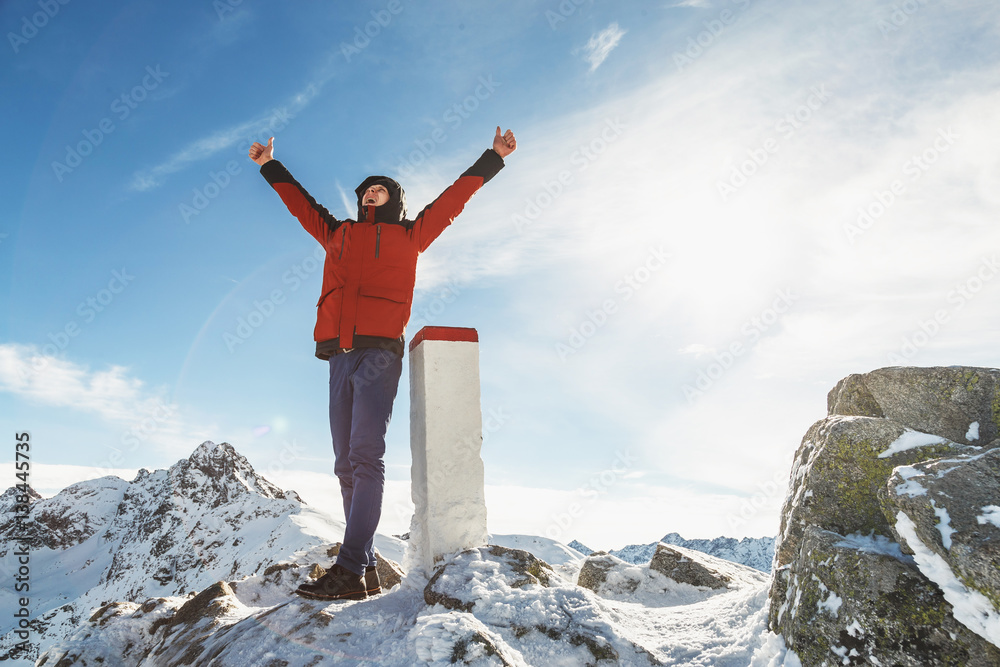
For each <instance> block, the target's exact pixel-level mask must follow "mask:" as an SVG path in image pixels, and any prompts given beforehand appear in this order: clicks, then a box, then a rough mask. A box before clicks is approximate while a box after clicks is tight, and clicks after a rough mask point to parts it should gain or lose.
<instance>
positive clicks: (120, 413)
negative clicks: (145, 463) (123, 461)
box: [0, 343, 210, 469]
mask: <svg viewBox="0 0 1000 667" xmlns="http://www.w3.org/2000/svg"><path fill="white" fill-rule="evenodd" d="M0 391H5V392H8V393H11V394H14V395H16V396H17V397H18V398H19V399H21V400H23V401H26V402H29V403H34V404H38V405H43V406H51V407H54V408H61V409H69V410H77V411H80V412H85V413H89V414H91V415H95V416H97V417H98V418H99V419H101V420H102V421H104V422H105V423H106V424H108V425H109V426H110V427H111V428H113V429H114V430H115V431H117V432H118V433H119V434H120V437H119V439H118V442H115V443H114V444H113V445H111V446H110V450H111V451H109V452H108V453H107V459H108V460H106V461H104V462H102V463H100V465H97V466H96V468H99V469H110V468H113V467H115V466H116V465H119V464H120V456H116V455H115V452H118V453H119V454H121V452H123V451H133V450H136V449H138V448H139V447H140V446H141V447H142V448H143V449H146V448H148V446H149V445H151V444H154V445H157V446H159V447H160V448H163V449H166V450H167V451H171V452H188V451H189V450H190V449H191V443H192V442H203V441H204V440H208V439H209V437H207V436H208V434H209V432H210V431H209V430H208V429H204V428H201V427H198V426H195V425H192V424H189V423H187V422H186V421H185V419H184V418H183V415H182V414H181V413H180V408H179V406H177V405H174V404H173V403H171V402H170V401H169V399H168V397H167V394H166V391H164V390H151V389H149V388H148V387H146V385H145V383H144V382H143V381H142V380H140V379H138V378H136V377H133V376H132V375H131V374H130V371H129V369H128V368H125V367H123V366H111V367H110V368H108V369H106V370H100V371H92V370H91V369H90V368H88V367H87V366H84V365H81V364H77V363H74V362H72V361H68V360H66V359H60V358H58V357H53V356H46V355H43V354H42V353H41V352H40V351H39V350H38V348H37V347H36V346H34V345H19V344H15V343H3V344H0Z"/></svg>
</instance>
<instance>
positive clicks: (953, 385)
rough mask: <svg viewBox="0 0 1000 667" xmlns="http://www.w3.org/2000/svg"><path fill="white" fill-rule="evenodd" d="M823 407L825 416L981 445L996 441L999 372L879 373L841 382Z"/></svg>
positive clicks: (999, 433)
mask: <svg viewBox="0 0 1000 667" xmlns="http://www.w3.org/2000/svg"><path fill="white" fill-rule="evenodd" d="M827 407H828V412H829V414H830V415H854V416H866V417H878V418H885V419H889V420H891V421H894V422H896V423H897V424H901V425H903V426H907V427H909V428H911V429H913V430H915V431H922V432H924V433H934V434H936V435H940V436H942V437H944V438H947V439H949V440H952V441H954V442H958V443H962V444H967V445H981V444H983V443H987V442H991V441H992V440H994V439H996V438H997V437H1000V370H997V369H995V368H971V367H967V366H948V367H934V368H910V367H892V368H880V369H879V370H876V371H872V372H871V373H865V374H864V375H850V376H848V377H846V378H844V379H843V380H841V381H840V382H839V383H837V386H836V387H834V388H833V390H832V391H830V394H829V395H828V396H827ZM973 424H975V426H973Z"/></svg>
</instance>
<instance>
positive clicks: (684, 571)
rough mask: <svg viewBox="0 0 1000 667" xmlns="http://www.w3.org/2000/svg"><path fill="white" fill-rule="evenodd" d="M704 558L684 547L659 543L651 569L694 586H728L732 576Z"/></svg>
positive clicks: (651, 561) (651, 562)
mask: <svg viewBox="0 0 1000 667" xmlns="http://www.w3.org/2000/svg"><path fill="white" fill-rule="evenodd" d="M704 560H705V559H704V558H699V557H698V556H695V555H694V552H692V551H689V550H687V549H683V548H682V547H670V546H667V545H666V544H659V545H657V547H656V553H655V554H653V558H652V560H650V561H649V569H651V570H655V571H656V572H659V573H660V574H662V575H664V576H665V577H667V578H669V579H673V580H674V581H677V582H680V583H682V584H691V585H692V586H704V587H706V588H727V587H728V584H729V581H730V578H729V576H727V575H725V574H723V573H722V572H720V571H719V570H717V569H716V568H713V567H711V566H710V565H708V564H706V563H705V562H704Z"/></svg>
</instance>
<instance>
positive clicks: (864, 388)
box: [769, 367, 1000, 665]
mask: <svg viewBox="0 0 1000 667" xmlns="http://www.w3.org/2000/svg"><path fill="white" fill-rule="evenodd" d="M828 407H829V412H830V414H829V416H828V417H827V418H825V419H823V420H821V421H819V422H817V423H816V424H814V425H813V426H812V427H811V428H810V429H809V431H808V432H807V433H806V435H805V437H804V438H803V440H802V444H801V445H800V447H799V449H798V451H797V453H796V456H795V461H794V464H793V468H792V474H791V480H790V483H789V491H788V496H787V498H786V501H785V506H784V509H783V512H782V522H781V531H780V533H779V536H778V542H777V545H776V550H775V561H774V579H773V582H772V588H771V594H770V601H771V606H770V617H769V625H770V627H771V629H772V631H774V632H776V633H779V634H781V635H783V636H784V638H785V641H786V644H787V645H788V646H789V648H792V649H794V650H795V651H796V652H797V653H798V655H799V657H800V658H801V659H802V662H803V664H804V665H826V664H830V665H832V664H899V665H929V664H963V665H980V664H981V665H994V664H1000V649H998V648H997V644H998V643H1000V613H998V610H1000V607H998V606H996V600H997V597H990V595H992V594H993V593H992V592H991V591H996V588H995V586H996V583H995V580H996V576H995V572H996V570H995V565H994V566H991V565H990V563H996V562H998V561H997V559H996V544H997V540H998V538H1000V535H996V534H994V531H995V530H996V526H995V525H992V524H991V520H990V516H992V515H991V514H989V510H988V508H989V507H990V506H991V504H1000V503H998V502H993V503H991V502H990V501H989V499H990V498H994V499H996V497H997V496H996V479H997V477H996V468H995V465H996V458H995V457H996V456H997V455H998V454H1000V450H995V448H996V447H997V446H998V445H1000V441H994V438H995V437H996V434H997V432H998V423H1000V371H997V370H995V369H980V368H963V367H955V368H929V369H919V368H887V369H881V370H878V371H873V372H872V373H868V374H865V375H852V376H850V377H847V378H845V379H844V380H842V381H841V382H839V383H838V384H837V386H836V387H835V388H834V389H833V390H832V391H831V392H830V395H829V397H828ZM984 443H988V444H984ZM951 475H954V476H953V477H950V476H951ZM991 477H992V479H993V481H992V483H991V482H990V481H989V480H990V478H991ZM932 480H933V481H932ZM922 482H923V483H922ZM977 486H978V490H975V491H974V490H973V489H974V487H977ZM932 488H937V489H938V493H937V495H935V493H934V492H932V491H931V490H930V489H932ZM946 495H947V496H948V499H947V500H945V499H944V498H945V496H946ZM998 511H1000V510H998ZM952 512H954V513H955V517H956V518H955V519H951V518H950V517H951V513H952ZM979 517H983V521H982V522H981V521H980V519H979ZM946 518H948V520H947V521H946V520H945V519H946ZM974 533H978V535H974ZM917 536H920V537H919V539H917ZM925 540H928V541H930V543H931V544H933V546H934V547H935V548H936V550H935V549H934V548H931V547H927V546H925V545H924V544H923V542H924V541H925ZM945 542H949V543H950V545H951V548H950V549H947V548H945V545H944V543H945ZM945 551H948V552H949V553H948V554H947V555H946V554H945V553H944V552H945ZM910 554H912V557H911V555H910ZM931 556H933V557H936V558H937V559H938V560H936V561H933V560H931ZM990 569H992V571H991V572H987V571H986V570H990ZM945 571H947V572H945ZM956 586H957V587H956ZM973 594H975V595H978V596H979V598H975V599H976V600H977V601H978V600H980V599H981V600H986V601H992V602H988V603H987V605H986V607H984V606H983V605H982V604H981V603H980V602H976V604H973V607H974V608H975V609H976V610H977V611H978V612H979V614H980V616H981V618H979V619H978V620H976V619H972V620H971V621H970V618H971V617H973V616H975V615H976V614H974V613H972V614H970V613H969V611H968V609H969V607H970V604H972V603H970V600H971V599H973V597H974V595H973ZM976 605H978V606H976ZM994 615H995V616H994Z"/></svg>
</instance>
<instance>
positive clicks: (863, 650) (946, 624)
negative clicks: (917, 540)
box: [771, 526, 1000, 667]
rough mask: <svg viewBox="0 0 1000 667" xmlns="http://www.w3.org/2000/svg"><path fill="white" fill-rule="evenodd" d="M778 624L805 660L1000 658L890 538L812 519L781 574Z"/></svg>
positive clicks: (914, 662) (972, 662)
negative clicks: (847, 533)
mask: <svg viewBox="0 0 1000 667" xmlns="http://www.w3.org/2000/svg"><path fill="white" fill-rule="evenodd" d="M775 576H776V577H779V578H781V579H783V581H784V591H785V592H784V595H783V597H782V598H781V599H779V600H776V599H774V598H773V597H772V599H771V615H772V622H771V629H772V631H773V632H776V633H779V634H781V635H783V636H784V638H785V643H786V645H787V646H788V648H790V649H792V650H794V651H795V652H796V654H797V655H798V657H799V659H800V660H801V661H802V664H803V665H807V666H808V665H840V664H844V665H900V666H904V667H923V666H925V665H964V666H966V667H980V666H981V667H986V666H987V665H997V664H1000V649H997V647H995V646H993V645H992V644H990V643H989V642H988V641H986V640H984V639H983V638H982V637H980V636H979V635H977V634H976V633H974V632H972V631H971V630H970V629H969V628H967V627H966V626H965V625H963V624H962V623H960V622H959V621H958V620H956V619H955V616H954V614H953V611H954V609H953V607H952V605H951V604H949V603H948V602H947V601H946V600H945V598H944V596H943V595H942V593H941V590H940V589H939V588H938V587H937V586H935V585H934V583H932V582H930V581H928V580H927V578H926V577H924V576H923V575H922V574H921V573H920V571H919V570H918V569H917V567H916V566H915V565H914V564H913V561H912V560H911V559H909V558H908V557H907V556H905V555H904V554H903V553H902V551H901V550H900V549H899V545H898V544H895V543H894V542H892V541H891V540H890V539H888V538H884V537H878V538H872V537H870V538H857V537H854V538H845V537H844V536H842V535H838V534H836V533H832V532H830V531H825V530H822V529H820V528H817V527H815V526H809V527H808V528H807V529H806V531H805V533H804V534H803V536H802V540H801V541H800V543H799V553H798V554H797V555H796V558H795V559H793V561H792V564H791V565H790V566H787V567H785V568H783V569H782V570H780V571H779V572H777V573H776V575H775Z"/></svg>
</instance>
